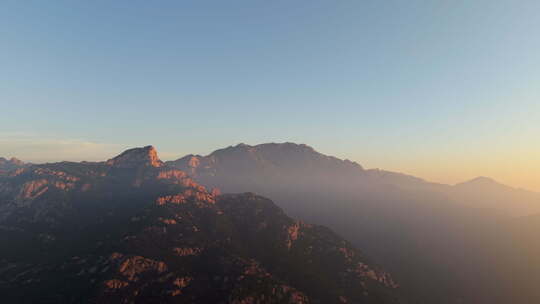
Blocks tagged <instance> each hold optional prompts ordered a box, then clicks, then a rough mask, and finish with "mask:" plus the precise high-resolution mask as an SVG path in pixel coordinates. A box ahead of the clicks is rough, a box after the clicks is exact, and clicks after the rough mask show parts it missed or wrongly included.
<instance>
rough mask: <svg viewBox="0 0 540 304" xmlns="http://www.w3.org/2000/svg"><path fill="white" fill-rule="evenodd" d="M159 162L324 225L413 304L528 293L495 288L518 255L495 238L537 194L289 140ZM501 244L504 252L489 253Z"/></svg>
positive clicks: (537, 206)
mask: <svg viewBox="0 0 540 304" xmlns="http://www.w3.org/2000/svg"><path fill="white" fill-rule="evenodd" d="M167 164H168V165H170V166H172V167H175V168H178V169H181V170H184V171H186V172H188V173H189V174H190V176H192V177H193V178H194V179H196V180H198V181H199V182H201V183H202V184H203V185H206V186H209V187H217V188H219V189H221V190H222V191H224V192H243V191H254V192H256V193H260V194H262V195H264V196H267V197H270V198H272V199H273V200H274V201H275V202H276V204H277V205H278V206H280V207H282V208H283V209H284V210H285V211H286V212H288V213H289V214H292V215H293V216H295V217H298V218H300V219H303V220H306V221H310V222H315V223H320V224H324V225H327V226H329V227H331V228H332V229H334V230H336V231H337V232H338V233H339V234H341V235H343V236H344V237H345V238H346V239H348V240H350V241H352V242H353V243H354V244H355V245H357V246H359V247H361V248H363V249H364V250H365V251H366V252H368V254H370V255H371V256H374V257H377V259H378V260H379V261H381V263H382V265H383V266H384V267H386V269H388V270H389V271H391V272H392V273H393V274H394V275H395V277H396V278H398V279H399V281H400V282H402V286H403V289H404V290H406V291H407V292H409V295H408V296H409V297H410V298H411V299H413V301H414V302H418V303H508V300H509V299H514V298H515V297H517V296H518V295H529V294H531V291H530V290H523V289H520V288H514V289H511V290H508V289H507V288H502V287H501V285H502V286H509V285H510V282H511V281H512V280H513V278H514V276H515V274H514V275H508V273H509V272H508V271H507V270H503V269H512V267H511V266H509V264H508V263H506V259H509V258H510V259H515V260H519V257H520V253H519V252H516V251H514V250H513V249H512V248H514V246H513V243H514V242H515V241H514V240H515V238H512V237H503V238H501V236H503V235H507V233H506V231H507V230H508V229H507V228H506V227H507V225H508V224H507V223H510V222H515V221H519V218H521V217H523V216H528V215H533V214H540V194H538V193H535V192H529V191H525V190H521V189H514V188H511V187H508V186H505V185H502V184H500V183H497V182H496V181H494V180H492V179H489V178H486V177H479V178H476V179H473V180H471V181H467V182H464V183H460V184H457V185H444V184H438V183H431V182H428V181H425V180H423V179H420V178H416V177H414V176H410V175H406V174H401V173H396V172H390V171H385V170H379V169H365V168H363V167H362V166H361V165H359V164H357V163H355V162H351V161H348V160H340V159H337V158H335V157H332V156H326V155H323V154H321V153H319V152H317V151H315V150H314V149H313V148H311V147H309V146H306V145H298V144H294V143H283V144H275V143H270V144H261V145H256V146H250V145H245V144H239V145H236V146H230V147H227V148H224V149H220V150H216V151H214V152H212V153H211V154H209V155H207V156H200V155H187V156H185V157H182V158H180V159H178V160H175V161H170V162H167ZM503 250H504V252H506V254H505V256H502V255H501V256H499V255H496V254H493V253H494V252H503ZM525 267H526V265H525ZM523 286H524V285H521V286H518V287H523ZM531 290H532V289H531ZM526 297H527V296H526ZM537 299H539V300H540V298H537Z"/></svg>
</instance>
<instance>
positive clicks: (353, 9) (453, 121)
mask: <svg viewBox="0 0 540 304" xmlns="http://www.w3.org/2000/svg"><path fill="white" fill-rule="evenodd" d="M539 11H540V2H539V1H530V0H522V1H497V0H490V1H486V0H475V1H461V0H457V1H419V0H413V1H392V0H389V1H375V0H374V1H367V0H366V1H364V0H354V1H320V0H295V1H290V0H287V1H282V0H273V1H263V0H260V1H259V0H249V1H247V0H246V1H235V0H231V1H221V0H220V1H207V0H197V1H187V0H186V1H134V0H130V1H18V0H15V1H11V0H6V1H2V2H1V3H0V109H1V111H0V156H4V157H11V156H16V157H18V158H20V159H23V160H26V161H32V162H50V161H59V160H76V161H78V160H103V159H107V158H110V157H112V156H114V155H116V154H118V153H119V152H121V151H122V150H124V149H126V148H129V147H135V146H145V145H148V144H152V145H154V146H155V147H156V148H157V149H158V151H159V152H160V156H161V158H162V159H175V158H178V157H180V156H183V155H185V154H188V153H196V154H208V153H210V152H212V151H213V150H215V149H218V148H222V147H226V146H229V145H234V144H238V143H241V142H243V143H247V144H258V143H264V142H286V141H291V142H297V143H305V144H308V145H310V146H313V147H314V148H315V149H317V150H318V151H320V152H322V153H325V154H330V155H335V156H337V157H340V158H347V159H351V160H354V161H357V162H359V163H360V164H362V165H363V166H364V167H366V168H383V169H387V170H393V171H399V172H404V173H408V174H413V175H416V176H419V177H422V178H425V179H428V180H431V181H436V182H443V183H457V182H461V181H465V180H468V179H471V178H474V177H476V176H480V175H481V176H489V177H492V178H494V179H496V180H498V181H500V182H503V183H506V184H508V185H511V186H515V187H522V188H526V189H530V190H535V191H540V141H539V140H538V134H539V133H540V18H538V12H539Z"/></svg>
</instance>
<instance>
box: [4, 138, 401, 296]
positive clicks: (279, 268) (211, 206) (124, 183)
mask: <svg viewBox="0 0 540 304" xmlns="http://www.w3.org/2000/svg"><path fill="white" fill-rule="evenodd" d="M193 165H195V163H194V162H193ZM218 193H219V192H218V191H208V190H207V189H206V188H205V187H203V186H201V185H199V184H198V183H196V182H195V181H193V180H192V179H191V178H190V177H189V175H188V174H186V173H185V172H184V171H182V170H178V169H176V168H173V167H170V166H166V165H164V164H163V162H161V161H160V160H159V158H158V157H157V153H156V151H155V149H154V148H153V147H151V146H148V147H144V148H136V149H131V150H128V151H125V152H124V153H122V154H120V155H119V156H117V157H115V158H113V159H111V160H109V161H107V162H100V163H70V162H63V163H55V164H46V165H34V166H30V167H27V168H22V169H20V170H18V171H12V172H10V174H8V175H5V176H2V177H0V247H1V248H2V251H1V252H0V292H1V294H2V299H3V301H6V303H400V297H401V296H399V290H400V288H399V285H398V283H396V282H395V281H394V280H393V279H392V278H391V276H390V275H389V274H388V273H386V272H384V271H383V270H381V269H380V268H379V267H377V266H376V265H374V264H373V263H371V262H370V261H369V260H368V259H367V258H366V257H365V256H364V255H363V254H362V253H361V252H359V251H358V250H356V249H355V248H354V247H353V246H352V245H351V244H350V243H348V242H347V241H345V240H343V239H341V238H340V237H338V236H337V235H336V234H334V233H333V232H332V231H330V230H329V229H327V228H324V227H321V226H316V225H310V224H306V223H303V222H299V221H295V220H293V219H291V218H289V217H288V216H287V215H286V214H285V213H284V212H283V211H282V210H281V209H280V208H278V207H276V206H275V205H274V204H273V203H272V202H271V201H269V200H268V199H265V198H263V197H260V196H257V195H255V194H250V193H247V194H227V195H218Z"/></svg>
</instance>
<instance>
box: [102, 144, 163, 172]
mask: <svg viewBox="0 0 540 304" xmlns="http://www.w3.org/2000/svg"><path fill="white" fill-rule="evenodd" d="M107 164H108V165H110V166H114V167H120V168H135V167H139V166H150V167H161V166H163V162H162V161H161V160H160V159H159V157H158V155H157V150H156V148H154V146H146V147H142V148H133V149H129V150H126V151H124V152H122V153H121V154H120V155H118V156H116V157H114V158H112V159H109V160H108V161H107Z"/></svg>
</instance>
